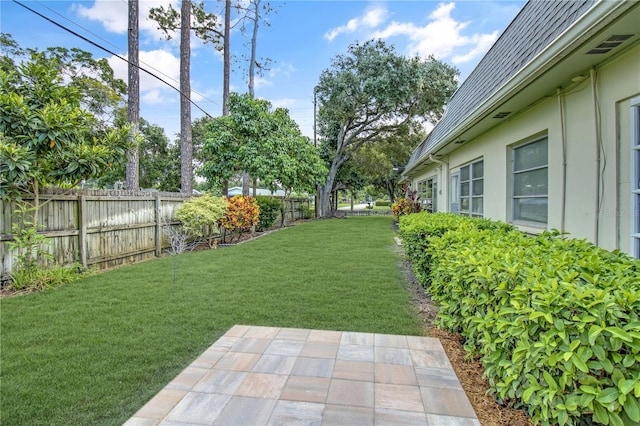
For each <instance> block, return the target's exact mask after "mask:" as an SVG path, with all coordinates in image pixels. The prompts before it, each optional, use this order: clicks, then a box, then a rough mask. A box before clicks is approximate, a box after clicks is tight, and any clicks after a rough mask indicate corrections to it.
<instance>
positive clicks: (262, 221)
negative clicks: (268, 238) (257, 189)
mask: <svg viewBox="0 0 640 426" xmlns="http://www.w3.org/2000/svg"><path fill="white" fill-rule="evenodd" d="M256 200H257V201H258V207H260V216H259V219H258V225H257V226H256V230H258V231H260V232H262V231H266V230H267V229H269V228H271V227H272V226H273V223H274V222H275V221H276V219H277V218H278V215H280V214H282V208H283V207H282V201H280V200H279V199H278V198H274V197H269V196H266V195H258V196H257V197H256Z"/></svg>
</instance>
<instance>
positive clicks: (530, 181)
mask: <svg viewBox="0 0 640 426" xmlns="http://www.w3.org/2000/svg"><path fill="white" fill-rule="evenodd" d="M547 193H548V185H547V169H546V168H544V169H538V170H531V171H528V172H523V173H517V174H515V175H514V180H513V195H516V196H518V195H519V196H523V195H524V196H530V195H547Z"/></svg>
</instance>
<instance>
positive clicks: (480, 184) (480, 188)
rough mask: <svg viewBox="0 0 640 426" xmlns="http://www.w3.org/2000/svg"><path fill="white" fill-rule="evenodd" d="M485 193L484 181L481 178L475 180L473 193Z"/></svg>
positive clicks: (475, 194)
mask: <svg viewBox="0 0 640 426" xmlns="http://www.w3.org/2000/svg"><path fill="white" fill-rule="evenodd" d="M482 194H484V181H482V180H481V179H479V180H474V181H473V195H474V196H477V195H482Z"/></svg>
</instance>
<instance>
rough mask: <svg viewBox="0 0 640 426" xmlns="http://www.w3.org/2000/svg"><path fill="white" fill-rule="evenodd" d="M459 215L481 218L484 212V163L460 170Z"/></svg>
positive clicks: (470, 165) (477, 163) (477, 162)
mask: <svg viewBox="0 0 640 426" xmlns="http://www.w3.org/2000/svg"><path fill="white" fill-rule="evenodd" d="M459 194H460V207H459V211H460V214H463V215H467V216H480V217H481V216H482V213H483V212H484V199H483V196H484V161H483V160H480V161H476V162H474V163H471V164H469V165H466V166H464V167H461V168H460V190H459Z"/></svg>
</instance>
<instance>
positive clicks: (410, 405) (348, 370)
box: [125, 325, 480, 426]
mask: <svg viewBox="0 0 640 426" xmlns="http://www.w3.org/2000/svg"><path fill="white" fill-rule="evenodd" d="M178 424H180V425H241V426H242V425H317V426H323V425H326V426H329V425H372V426H373V425H442V426H445V425H451V426H467V425H468V426H480V422H479V421H478V419H477V417H476V414H475V412H474V410H473V407H472V406H471V404H470V402H469V399H468V398H467V396H466V394H465V393H464V390H463V389H462V386H461V385H460V382H459V381H458V378H457V377H456V375H455V372H454V371H453V368H452V367H451V363H450V362H449V359H448V358H447V356H446V354H445V352H444V348H443V347H442V345H441V344H440V341H439V340H438V339H435V338H431V337H419V336H394V335H384V334H373V333H356V332H339V331H326V330H306V329H292V328H278V327H255V326H245V325H236V326H234V327H232V328H231V329H230V330H229V331H227V333H225V335H224V336H222V337H221V338H220V339H218V340H217V341H216V342H215V343H214V344H213V345H211V347H210V348H209V349H207V350H206V351H205V352H204V353H203V354H202V355H200V356H199V357H198V358H197V359H196V360H195V361H194V362H193V363H192V364H191V365H190V366H189V367H187V368H186V369H185V370H183V371H182V372H181V373H180V374H179V375H178V376H176V378H175V379H174V380H172V381H171V382H170V383H169V384H167V386H166V387H165V388H164V389H163V390H161V391H160V392H159V393H158V394H157V395H156V396H155V397H153V398H152V399H151V400H150V401H149V402H148V403H147V404H145V405H144V406H143V407H142V408H140V410H139V411H138V412H137V413H136V414H135V415H134V416H133V417H131V418H130V419H129V420H128V421H127V422H126V423H125V425H127V426H134V425H178Z"/></svg>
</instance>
